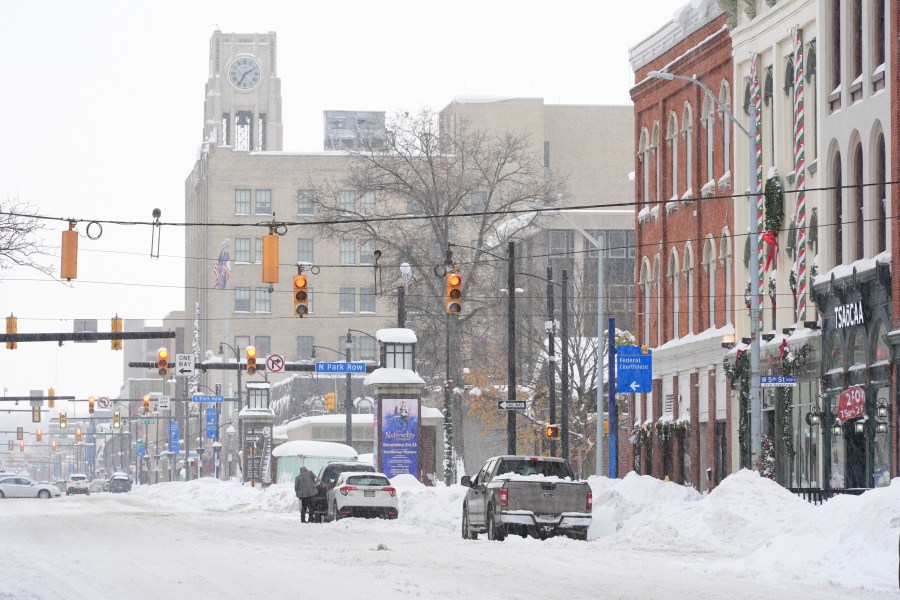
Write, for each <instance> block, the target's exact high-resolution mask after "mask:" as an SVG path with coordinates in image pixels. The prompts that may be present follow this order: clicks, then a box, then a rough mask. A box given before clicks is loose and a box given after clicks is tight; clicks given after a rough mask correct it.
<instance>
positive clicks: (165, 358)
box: [156, 348, 169, 377]
mask: <svg viewBox="0 0 900 600" xmlns="http://www.w3.org/2000/svg"><path fill="white" fill-rule="evenodd" d="M156 366H157V367H158V369H159V376H160V377H165V376H166V375H168V374H169V349H168V348H160V349H159V350H157V351H156Z"/></svg>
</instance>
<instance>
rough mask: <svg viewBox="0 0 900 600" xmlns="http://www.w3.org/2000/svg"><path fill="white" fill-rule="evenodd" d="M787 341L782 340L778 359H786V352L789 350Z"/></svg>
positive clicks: (779, 345)
mask: <svg viewBox="0 0 900 600" xmlns="http://www.w3.org/2000/svg"><path fill="white" fill-rule="evenodd" d="M787 345H788V344H787V340H781V343H780V344H778V358H784V351H785V350H787Z"/></svg>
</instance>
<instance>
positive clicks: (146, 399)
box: [143, 396, 150, 415]
mask: <svg viewBox="0 0 900 600" xmlns="http://www.w3.org/2000/svg"><path fill="white" fill-rule="evenodd" d="M143 403H144V414H145V415H146V414H148V413H149V412H150V396H144V399H143Z"/></svg>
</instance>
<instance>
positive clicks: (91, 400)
mask: <svg viewBox="0 0 900 600" xmlns="http://www.w3.org/2000/svg"><path fill="white" fill-rule="evenodd" d="M88 412H89V413H90V414H94V397H93V396H90V397H89V398H88Z"/></svg>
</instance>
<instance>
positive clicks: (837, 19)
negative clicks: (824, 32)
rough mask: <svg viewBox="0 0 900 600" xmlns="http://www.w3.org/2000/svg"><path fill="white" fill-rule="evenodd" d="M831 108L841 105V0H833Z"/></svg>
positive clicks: (829, 99) (829, 97) (834, 108)
mask: <svg viewBox="0 0 900 600" xmlns="http://www.w3.org/2000/svg"><path fill="white" fill-rule="evenodd" d="M831 89H832V91H831V92H830V93H829V95H828V102H829V103H830V104H831V110H836V109H838V108H840V107H841V0H831Z"/></svg>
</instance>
